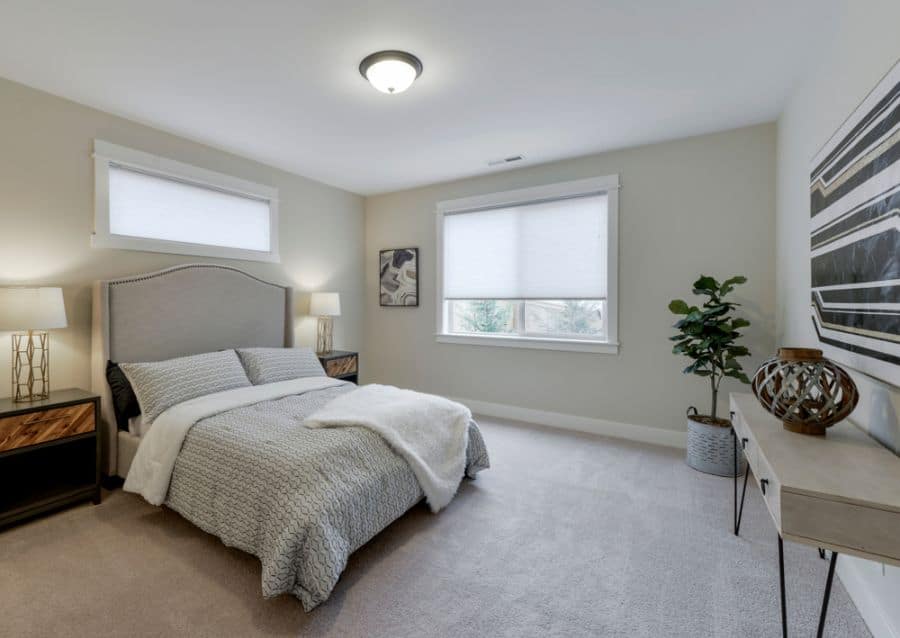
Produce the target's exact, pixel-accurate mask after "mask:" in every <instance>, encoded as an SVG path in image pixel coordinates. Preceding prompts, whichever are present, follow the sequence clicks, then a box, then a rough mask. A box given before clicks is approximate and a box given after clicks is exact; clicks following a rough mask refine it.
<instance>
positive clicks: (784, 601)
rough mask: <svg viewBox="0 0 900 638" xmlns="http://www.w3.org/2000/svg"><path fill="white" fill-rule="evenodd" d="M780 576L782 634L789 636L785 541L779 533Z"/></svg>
mask: <svg viewBox="0 0 900 638" xmlns="http://www.w3.org/2000/svg"><path fill="white" fill-rule="evenodd" d="M778 577H779V581H780V583H781V635H782V636H783V637H784V638H787V635H788V631H787V599H786V597H785V595H784V541H783V540H782V538H781V534H779V535H778Z"/></svg>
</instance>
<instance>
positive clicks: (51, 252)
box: [0, 79, 364, 396]
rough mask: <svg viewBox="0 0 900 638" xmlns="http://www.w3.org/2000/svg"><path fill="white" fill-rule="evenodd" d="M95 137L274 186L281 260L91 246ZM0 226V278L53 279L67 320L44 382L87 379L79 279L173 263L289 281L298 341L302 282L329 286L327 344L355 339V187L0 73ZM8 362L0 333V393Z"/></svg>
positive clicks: (308, 336) (86, 328)
mask: <svg viewBox="0 0 900 638" xmlns="http://www.w3.org/2000/svg"><path fill="white" fill-rule="evenodd" d="M252 133H253V132H252V131H247V134H248V135H252ZM95 137H98V138H101V139H104V140H107V141H109V142H114V143H116V144H122V145H124V146H128V147H132V148H136V149H139V150H142V151H147V152H149V153H154V154H156V155H162V156H165V157H170V158H173V159H176V160H179V161H182V162H187V163H189V164H194V165H197V166H200V167H203V168H207V169H211V170H215V171H219V172H222V173H226V174H229V175H234V176H236V177H241V178H244V179H248V180H252V181H255V182H259V183H262V184H267V185H270V186H275V187H277V188H278V189H279V198H280V233H281V235H280V240H281V241H280V252H281V258H282V261H281V264H264V263H258V262H249V261H236V260H216V259H208V258H201V257H193V258H192V257H187V256H182V255H163V254H156V253H143V252H130V251H120V250H100V249H92V248H91V246H90V235H91V232H92V231H93V219H94V181H93V180H94V177H93V174H94V164H93V160H92V159H91V152H92V149H93V140H94V138H95ZM0 232H2V233H3V245H2V249H0V285H28V284H34V285H61V286H63V292H64V295H65V301H66V311H67V313H68V319H69V327H68V328H67V329H64V330H56V331H53V333H52V334H51V370H50V380H51V384H52V387H55V388H64V387H73V386H74V387H82V388H90V347H91V333H90V323H91V289H90V286H91V282H92V281H93V280H95V279H103V278H110V277H117V276H121V275H129V274H135V273H141V272H147V271H151V270H156V269H159V268H164V267H166V266H171V265H174V264H178V263H186V262H200V261H202V262H221V263H230V264H231V265H234V266H237V267H238V268H242V269H245V270H248V271H250V272H252V273H254V274H256V275H258V276H260V277H263V278H266V279H270V280H273V281H278V282H280V283H284V284H290V285H293V286H295V287H296V288H297V289H298V295H297V297H298V309H297V310H298V318H297V333H298V334H297V338H298V341H299V342H300V343H305V344H314V343H315V320H313V319H311V318H309V317H305V316H303V315H304V314H305V312H306V309H307V308H308V295H305V294H303V291H312V290H334V291H339V292H341V293H342V298H341V301H342V305H343V310H344V316H343V317H341V318H340V319H338V320H336V322H335V344H336V345H339V346H341V347H347V348H358V347H360V346H361V345H362V332H363V319H362V315H363V291H362V288H363V261H362V255H363V250H364V245H363V233H364V224H363V201H362V198H361V197H359V196H357V195H353V194H351V193H347V192H345V191H342V190H339V189H336V188H332V187H330V186H326V185H324V184H320V183H318V182H314V181H312V180H309V179H306V178H304V177H298V176H296V175H291V174H289V173H285V172H283V171H279V170H276V169H274V168H270V167H268V166H264V165H262V164H258V163H256V162H252V161H249V160H245V159H242V158H240V157H236V156H234V155H230V154H228V153H224V152H221V151H218V150H215V149H212V148H210V147H207V146H203V145H201V144H197V143H194V142H191V141H188V140H185V139H183V138H179V137H175V136H173V135H169V134H166V133H163V132H160V131H158V130H155V129H152V128H149V127H146V126H142V125H140V124H136V123H134V122H130V121H128V120H124V119H121V118H118V117H114V116H112V115H109V114H106V113H103V112H100V111H97V110H94V109H91V108H87V107H84V106H81V105H79V104H75V103H73V102H69V101H67V100H63V99H61V98H58V97H54V96H51V95H49V94H47V93H43V92H40V91H36V90H33V89H30V88H27V87H25V86H22V85H21V84H16V83H13V82H10V81H7V80H2V79H0ZM9 370H10V347H9V336H8V333H0V396H8V395H9V392H10V382H9V378H10V377H9V374H10V372H9Z"/></svg>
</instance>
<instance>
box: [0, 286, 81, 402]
mask: <svg viewBox="0 0 900 638" xmlns="http://www.w3.org/2000/svg"><path fill="white" fill-rule="evenodd" d="M66 325H67V323H66V308H65V306H64V305H63V294H62V288H0V330H14V331H16V332H13V335H12V397H13V401H37V400H39V399H46V398H48V397H49V396H50V335H49V334H48V333H47V330H52V329H53V328H65V327H66Z"/></svg>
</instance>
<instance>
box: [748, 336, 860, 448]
mask: <svg viewBox="0 0 900 638" xmlns="http://www.w3.org/2000/svg"><path fill="white" fill-rule="evenodd" d="M750 387H751V388H752V389H753V394H754V395H756V398H757V399H759V402H760V403H762V406H763V407H764V408H765V409H766V410H768V411H769V412H771V413H772V414H774V415H775V416H776V417H777V418H779V419H780V420H781V422H782V423H784V427H785V429H787V430H790V431H791V432H799V433H800V434H825V428H828V427H831V426H832V425H834V424H835V423H837V422H838V421H840V420H842V419H845V418H847V416H849V414H850V413H851V412H853V409H854V408H855V407H856V404H857V403H859V393H858V392H857V390H856V384H855V383H853V379H851V378H850V375H849V374H847V372H846V371H845V370H844V369H843V368H841V367H840V366H838V365H836V364H834V363H833V362H831V361H829V360H828V359H826V358H825V357H823V356H822V351H821V350H816V349H813V348H779V350H778V356H775V357H772V358H771V359H769V360H768V361H766V362H765V363H764V364H762V365H761V366H760V368H759V370H757V371H756V374H755V375H753V380H752V383H751V386H750Z"/></svg>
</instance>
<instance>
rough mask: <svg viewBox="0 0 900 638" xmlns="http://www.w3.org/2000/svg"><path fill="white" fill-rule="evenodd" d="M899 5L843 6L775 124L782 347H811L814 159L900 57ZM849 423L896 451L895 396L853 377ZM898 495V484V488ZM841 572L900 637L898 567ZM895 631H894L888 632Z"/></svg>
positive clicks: (899, 437) (851, 566)
mask: <svg viewBox="0 0 900 638" xmlns="http://www.w3.org/2000/svg"><path fill="white" fill-rule="evenodd" d="M898 24H900V2H896V0H853V1H852V2H850V1H848V2H846V3H845V9H844V15H843V18H842V20H841V22H840V30H839V32H838V34H837V38H836V39H835V40H834V41H830V42H828V43H827V46H823V47H822V50H821V55H822V57H821V60H820V65H819V67H818V68H817V69H816V70H814V71H812V72H810V73H809V74H807V75H806V76H805V77H803V78H800V82H799V84H798V86H797V87H796V89H795V90H794V91H793V93H792V95H791V96H790V98H789V99H788V101H787V103H786V105H785V109H784V112H783V113H782V115H781V117H780V118H779V120H778V177H777V221H776V243H777V277H776V280H777V282H778V287H777V322H776V324H777V328H776V334H777V337H776V340H777V342H778V343H779V344H787V345H796V346H801V345H807V346H814V345H815V344H816V342H817V338H816V335H815V332H814V331H813V327H812V322H811V320H810V307H809V286H810V262H809V168H810V166H809V165H810V161H811V160H812V157H813V156H814V155H815V154H816V152H818V150H819V148H821V146H822V145H823V144H824V143H825V142H826V141H828V139H829V138H830V137H831V135H832V134H833V133H834V131H835V130H837V128H838V127H839V126H840V124H841V123H842V122H843V121H844V119H845V118H846V117H847V116H848V115H850V113H851V112H852V111H853V109H854V108H856V106H857V104H859V102H861V101H862V99H863V98H864V97H865V96H866V94H867V93H868V92H869V91H870V90H871V89H872V88H873V87H874V86H875V85H876V84H877V83H878V80H879V79H880V78H881V77H882V76H883V75H884V74H885V73H886V72H887V71H888V70H889V69H890V68H891V66H892V65H893V64H894V63H895V62H896V61H897V60H898V58H900V40H898V39H897V25H898ZM852 374H853V378H854V379H855V380H856V383H857V385H858V386H859V389H860V394H861V399H860V403H859V407H857V409H856V411H855V412H854V414H853V420H855V421H856V422H857V423H859V424H860V425H861V426H863V427H865V428H867V429H869V430H870V431H872V432H873V434H875V435H876V436H877V437H878V438H880V439H881V440H882V441H884V442H885V443H886V444H888V445H889V446H891V447H893V448H894V449H895V450H898V451H900V425H898V420H897V414H898V411H900V390H898V389H897V388H893V387H891V386H889V385H887V384H885V383H882V382H879V381H877V380H875V379H872V378H870V377H867V376H865V375H863V374H859V373H856V372H853V373H852ZM897 489H900V485H898V486H897ZM838 573H839V574H840V575H841V578H842V580H843V581H844V584H845V585H847V588H848V590H850V593H851V595H852V596H853V599H854V601H855V602H856V604H857V606H858V607H859V608H860V610H861V611H862V612H863V615H864V617H865V618H866V620H867V621H868V622H869V625H870V628H872V630H873V633H874V634H875V635H876V637H877V636H881V635H884V636H888V635H890V636H900V609H898V607H897V605H896V602H897V601H898V600H900V569H896V568H890V567H889V568H886V569H882V566H881V565H878V564H876V563H872V562H868V561H862V560H856V559H853V558H844V559H842V560H841V561H839V562H838ZM891 632H893V633H891Z"/></svg>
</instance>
